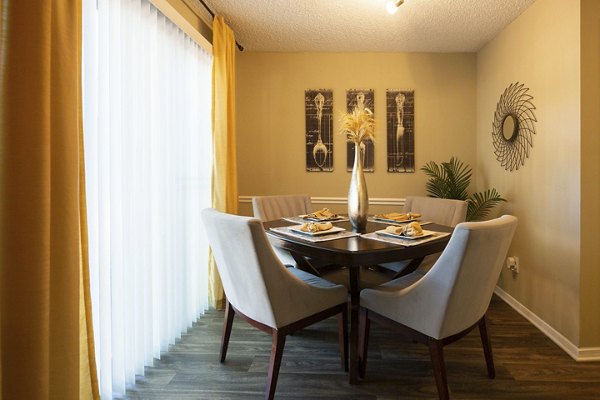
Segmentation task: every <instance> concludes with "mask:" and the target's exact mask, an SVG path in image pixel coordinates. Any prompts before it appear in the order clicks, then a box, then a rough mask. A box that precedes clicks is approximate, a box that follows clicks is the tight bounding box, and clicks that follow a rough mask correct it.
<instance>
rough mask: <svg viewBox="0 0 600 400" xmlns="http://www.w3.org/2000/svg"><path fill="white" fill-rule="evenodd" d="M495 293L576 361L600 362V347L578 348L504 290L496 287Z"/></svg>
mask: <svg viewBox="0 0 600 400" xmlns="http://www.w3.org/2000/svg"><path fill="white" fill-rule="evenodd" d="M494 293H496V295H498V297H500V298H501V299H502V300H504V301H505V302H506V304H508V305H509V306H511V307H512V308H513V309H515V311H517V312H518V313H519V314H521V315H522V316H523V317H525V319H527V320H528V321H529V322H531V323H532V324H533V325H534V326H535V327H536V328H538V329H539V330H540V331H542V333H543V334H544V335H546V336H548V338H549V339H550V340H552V341H553V342H554V343H556V344H557V345H558V347H560V348H561V349H563V350H564V351H565V352H566V353H567V354H568V355H569V356H571V357H572V358H573V359H574V360H575V361H600V347H582V348H580V347H577V346H576V345H574V344H573V343H572V342H571V341H570V340H569V339H567V338H566V337H565V336H563V334H561V333H560V332H559V331H557V330H556V329H554V328H553V327H551V326H550V325H548V323H546V322H545V321H544V320H543V319H541V318H540V317H538V316H537V315H536V314H534V313H533V312H532V311H531V310H529V309H528V308H527V307H525V306H524V305H523V304H521V303H519V302H518V301H517V300H516V299H515V298H514V297H512V296H511V295H510V294H508V293H506V292H505V291H504V290H503V289H501V288H500V287H498V286H496V289H494Z"/></svg>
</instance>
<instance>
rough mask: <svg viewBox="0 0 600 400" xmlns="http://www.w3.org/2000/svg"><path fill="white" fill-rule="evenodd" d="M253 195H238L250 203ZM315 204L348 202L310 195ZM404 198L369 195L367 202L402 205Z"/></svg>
mask: <svg viewBox="0 0 600 400" xmlns="http://www.w3.org/2000/svg"><path fill="white" fill-rule="evenodd" d="M253 197H254V196H238V201H239V202H240V203H252V198H253ZM311 201H312V202H313V203H317V204H348V198H347V197H311ZM405 201H406V199H404V198H393V197H369V204H370V205H375V206H403V205H404V202H405Z"/></svg>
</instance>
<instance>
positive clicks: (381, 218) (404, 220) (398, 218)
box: [369, 212, 431, 226]
mask: <svg viewBox="0 0 600 400" xmlns="http://www.w3.org/2000/svg"><path fill="white" fill-rule="evenodd" d="M369 221H371V222H379V223H384V224H390V225H405V224H408V223H410V222H414V221H418V222H419V224H420V225H421V226H422V225H427V224H430V223H431V222H423V221H421V214H420V213H413V212H405V213H399V212H391V213H387V214H375V215H373V216H371V217H369Z"/></svg>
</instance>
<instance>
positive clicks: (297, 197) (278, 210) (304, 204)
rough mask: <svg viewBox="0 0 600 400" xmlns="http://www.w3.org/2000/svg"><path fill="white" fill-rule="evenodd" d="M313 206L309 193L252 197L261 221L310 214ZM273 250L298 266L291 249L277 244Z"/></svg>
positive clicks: (255, 214) (281, 257) (256, 214)
mask: <svg viewBox="0 0 600 400" xmlns="http://www.w3.org/2000/svg"><path fill="white" fill-rule="evenodd" d="M311 208H312V207H311V202H310V196H309V195H307V194H288V195H277V196H256V197H253V198H252V210H253V211H254V216H255V217H256V218H258V219H260V220H261V221H273V220H276V219H280V218H283V217H297V216H298V215H305V214H310V213H311V212H312V210H311ZM273 250H274V251H275V254H277V257H279V259H280V260H281V262H282V263H284V264H286V265H291V266H293V267H297V266H298V264H297V262H296V260H295V259H294V257H292V255H291V254H290V252H289V251H285V250H283V249H280V248H278V247H275V246H274V247H273ZM313 272H317V271H313Z"/></svg>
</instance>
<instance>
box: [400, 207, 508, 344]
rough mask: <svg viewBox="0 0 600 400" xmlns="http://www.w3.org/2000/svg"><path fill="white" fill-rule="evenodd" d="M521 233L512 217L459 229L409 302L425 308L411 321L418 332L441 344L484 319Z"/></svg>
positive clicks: (460, 225) (419, 307) (462, 226)
mask: <svg viewBox="0 0 600 400" xmlns="http://www.w3.org/2000/svg"><path fill="white" fill-rule="evenodd" d="M516 227H517V218H515V217H513V216H510V215H504V216H502V217H500V218H496V219H494V220H491V221H484V222H463V223H460V224H458V225H457V226H456V228H455V229H454V233H453V234H452V238H451V239H450V241H449V243H448V245H447V246H446V248H445V249H444V251H443V252H442V255H441V256H440V258H439V259H438V260H437V262H436V263H435V264H434V265H433V267H432V268H431V270H430V271H429V272H428V273H427V274H425V276H424V277H423V278H422V279H421V280H419V281H418V282H417V283H415V284H414V285H413V286H412V287H411V288H410V289H409V290H410V291H411V293H410V294H408V296H407V298H405V299H403V301H410V302H415V303H419V304H418V306H417V307H416V309H415V315H413V316H412V317H411V318H413V319H414V322H415V323H416V324H417V325H416V326H415V327H416V328H417V329H418V330H420V331H421V332H424V333H426V334H428V335H430V336H432V337H434V338H436V339H440V338H444V337H448V336H451V335H453V334H455V333H458V332H461V331H463V330H464V329H466V328H468V327H470V326H472V325H473V324H475V323H476V322H477V321H478V320H479V319H481V317H483V315H484V314H485V312H486V311H487V309H488V307H489V304H490V300H491V298H492V294H493V291H494V287H495V286H496V282H497V281H498V277H499V276H500V271H501V269H502V266H503V264H504V260H505V258H506V254H507V252H508V248H509V246H510V243H511V241H512V238H513V235H514V232H515V229H516ZM408 297H411V298H410V299H409V298H408ZM411 325H413V324H411Z"/></svg>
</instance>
